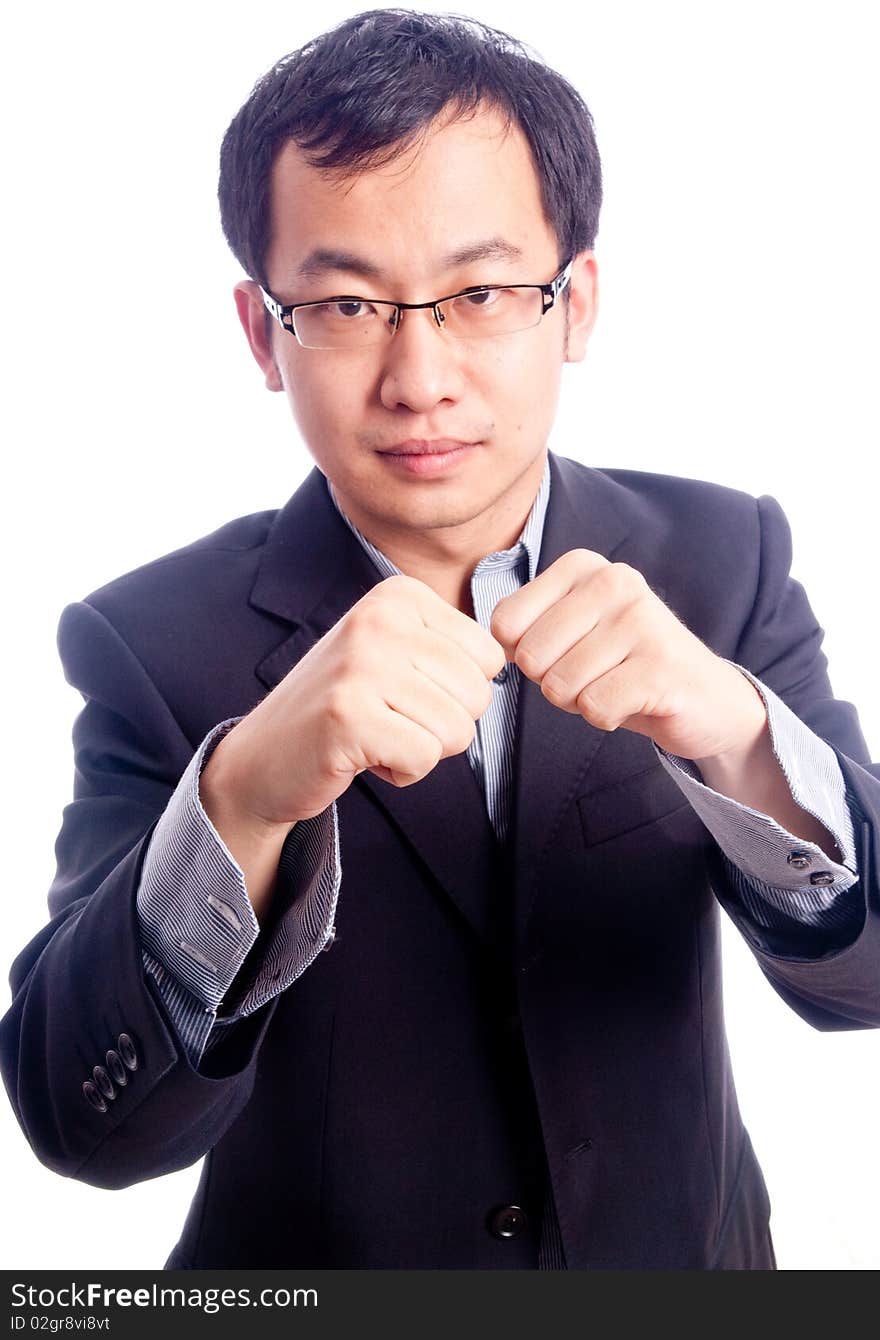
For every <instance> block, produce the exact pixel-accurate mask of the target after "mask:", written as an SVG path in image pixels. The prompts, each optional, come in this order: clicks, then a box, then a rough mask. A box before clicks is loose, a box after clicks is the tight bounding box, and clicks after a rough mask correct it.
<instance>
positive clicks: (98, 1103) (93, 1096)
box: [83, 1079, 107, 1112]
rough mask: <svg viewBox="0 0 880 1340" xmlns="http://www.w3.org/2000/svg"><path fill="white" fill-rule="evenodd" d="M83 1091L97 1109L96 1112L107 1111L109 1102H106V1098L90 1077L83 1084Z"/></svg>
mask: <svg viewBox="0 0 880 1340" xmlns="http://www.w3.org/2000/svg"><path fill="white" fill-rule="evenodd" d="M83 1093H84V1094H85V1096H86V1099H87V1100H88V1102H90V1103H91V1105H92V1107H93V1108H94V1109H95V1111H96V1112H106V1111H107V1104H106V1103H105V1102H104V1099H103V1098H102V1097H101V1095H100V1094H99V1093H98V1090H97V1089H96V1088H95V1086H94V1084H93V1083H92V1081H91V1080H90V1079H87V1080H86V1082H85V1084H84V1085H83Z"/></svg>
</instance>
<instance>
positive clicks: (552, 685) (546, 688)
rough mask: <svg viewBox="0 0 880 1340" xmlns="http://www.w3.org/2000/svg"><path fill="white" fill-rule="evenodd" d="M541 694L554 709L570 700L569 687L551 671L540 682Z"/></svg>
mask: <svg viewBox="0 0 880 1340" xmlns="http://www.w3.org/2000/svg"><path fill="white" fill-rule="evenodd" d="M541 692H542V693H543V695H544V697H545V698H546V699H547V701H548V702H550V703H553V705H554V707H560V706H561V705H562V704H563V703H567V702H568V701H569V699H570V698H571V688H570V686H569V685H568V684H567V683H566V681H565V680H564V679H563V677H562V676H561V675H557V674H554V673H553V671H552V670H551V671H550V672H549V674H546V675H545V676H544V678H543V679H542V680H541Z"/></svg>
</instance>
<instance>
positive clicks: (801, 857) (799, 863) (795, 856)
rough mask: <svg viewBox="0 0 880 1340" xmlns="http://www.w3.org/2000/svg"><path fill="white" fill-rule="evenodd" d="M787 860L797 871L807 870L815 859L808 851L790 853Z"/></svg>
mask: <svg viewBox="0 0 880 1340" xmlns="http://www.w3.org/2000/svg"><path fill="white" fill-rule="evenodd" d="M785 859H786V861H787V862H788V864H789V865H792V866H794V868H795V870H806V868H807V866H808V865H809V864H810V862H811V861H812V859H813V858H812V856H811V855H810V853H809V852H808V851H790V852H789V853H788V855H787V856H786V858H785Z"/></svg>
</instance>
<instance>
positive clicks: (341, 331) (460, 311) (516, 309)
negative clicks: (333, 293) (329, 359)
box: [260, 261, 573, 349]
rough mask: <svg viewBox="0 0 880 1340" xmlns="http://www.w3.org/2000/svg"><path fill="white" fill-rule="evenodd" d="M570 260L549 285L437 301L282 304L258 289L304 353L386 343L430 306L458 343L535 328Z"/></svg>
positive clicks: (495, 287)
mask: <svg viewBox="0 0 880 1340" xmlns="http://www.w3.org/2000/svg"><path fill="white" fill-rule="evenodd" d="M572 264H573V262H572V261H569V262H568V263H567V264H566V265H565V266H563V268H562V269H561V270H560V271H559V273H558V274H557V275H556V277H555V278H554V279H551V280H550V283H549V284H506V285H501V284H490V285H479V286H475V287H473V288H465V289H462V290H461V292H460V293H452V294H450V295H449V297H447V298H436V299H435V300H434V301H433V302H376V301H374V300H373V299H372V298H357V297H350V296H348V295H345V296H342V295H340V296H338V297H333V298H325V299H324V300H323V301H322V302H295V303H290V304H289V305H288V306H282V304H281V303H280V302H278V300H277V298H273V297H272V294H271V293H267V292H266V290H265V289H264V288H261V289H260V292H261V293H262V295H263V302H264V304H265V306H266V309H267V311H269V312H270V313H271V314H272V316H274V317H275V320H276V321H277V322H278V324H279V325H280V326H281V327H282V328H283V329H284V330H289V331H290V332H291V334H292V335H295V336H296V338H297V340H298V341H299V343H300V344H301V345H302V346H303V348H304V349H360V348H362V347H364V346H365V345H372V344H388V343H389V341H390V340H392V339H393V338H394V335H395V333H396V332H397V330H398V329H399V328H400V322H401V318H402V315H403V313H404V312H416V311H420V310H421V309H423V308H430V309H431V311H432V312H433V313H434V320H435V321H436V323H437V325H438V326H439V327H440V329H441V330H444V331H446V333H447V334H448V335H452V336H454V337H455V338H456V339H458V340H482V339H491V338H492V336H494V335H513V334H515V332H516V331H519V330H529V329H530V328H531V327H532V326H537V325H538V323H539V322H540V320H541V318H542V317H544V316H546V315H547V313H548V312H549V311H550V309H551V307H552V306H553V305H554V303H555V302H556V300H557V298H558V297H559V295H560V293H562V292H563V290H564V289H565V288H566V286H567V285H568V283H569V281H570V279H571V267H572Z"/></svg>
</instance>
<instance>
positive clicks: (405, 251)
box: [236, 110, 595, 543]
mask: <svg viewBox="0 0 880 1340" xmlns="http://www.w3.org/2000/svg"><path fill="white" fill-rule="evenodd" d="M567 259H568V257H565V256H560V255H559V249H558V244H557V241H556V238H555V236H554V234H553V232H552V230H551V228H550V226H549V224H548V223H547V220H546V218H545V217H544V211H543V207H542V202H541V196H540V186H539V182H538V176H537V173H536V171H535V167H534V164H533V161H532V157H531V153H530V150H529V148H528V145H527V142H526V140H525V138H524V136H523V135H522V132H521V131H520V130H519V129H518V128H517V127H511V129H510V130H509V131H505V128H504V123H503V121H502V120H501V118H500V117H499V116H498V115H497V114H496V113H495V112H494V111H492V110H484V111H481V112H479V113H478V114H477V115H476V116H474V117H472V118H470V119H468V120H459V121H455V120H453V121H450V120H449V118H448V117H443V118H440V119H438V121H437V122H435V123H434V125H432V126H431V127H429V129H428V132H427V134H426V135H425V137H424V140H423V141H422V142H421V143H419V144H418V146H417V147H416V148H414V149H411V150H409V151H405V152H403V153H402V154H401V155H399V156H398V157H396V158H395V159H394V160H393V161H392V162H391V163H389V164H387V165H386V166H384V167H381V168H378V169H374V170H368V171H365V172H362V173H360V174H358V175H355V176H348V177H345V178H344V179H343V178H340V176H339V175H338V174H336V175H331V174H328V173H326V172H322V171H319V170H318V169H316V168H314V167H312V166H310V165H309V164H308V163H307V162H306V161H305V159H304V157H303V155H302V153H301V152H300V150H299V149H298V148H297V147H296V145H294V144H293V143H290V144H288V145H287V146H285V148H284V149H283V150H282V152H281V153H280V155H279V157H278V159H277V161H276V164H275V167H274V171H273V178H272V240H271V245H270V250H269V255H268V258H267V269H268V277H269V284H270V288H271V291H272V293H273V295H274V296H275V297H276V298H277V299H278V300H279V301H280V302H281V303H293V302H311V301H318V300H324V299H327V298H330V297H333V296H339V295H352V294H356V295H358V296H362V297H365V298H373V299H376V300H379V299H386V300H390V301H400V302H425V301H427V300H429V299H434V298H438V297H444V296H446V295H448V294H453V293H456V292H457V291H458V290H460V289H463V288H466V287H469V286H471V285H480V284H486V285H491V284H524V283H525V284H528V283H547V282H548V281H549V280H550V279H552V278H553V277H554V276H555V275H556V273H557V271H558V269H559V268H560V264H561V262H564V261H566V260H567ZM571 292H572V296H571V307H570V310H569V312H568V314H567V313H566V311H565V310H564V305H563V303H562V301H561V300H559V301H558V302H557V304H556V306H555V307H554V308H553V310H552V311H551V312H549V313H548V315H547V316H545V317H544V318H543V319H542V320H541V322H540V323H539V324H538V325H537V326H535V327H533V328H531V329H528V330H525V331H519V332H516V333H514V334H507V335H501V336H493V337H491V338H488V339H457V338H454V337H453V336H450V335H449V334H447V333H446V332H445V331H444V330H442V329H440V328H439V327H438V326H437V325H436V323H435V321H434V317H433V314H432V312H431V311H430V309H428V310H424V311H410V312H404V313H403V316H402V321H401V325H400V328H399V329H398V331H397V333H396V334H395V335H394V337H393V339H392V340H391V341H390V342H388V343H387V344H383V345H371V346H367V347H364V348H359V349H344V350H343V349H331V350H317V349H304V348H302V347H301V346H300V345H299V344H298V343H297V341H296V339H295V338H294V336H293V335H292V334H290V333H289V332H287V331H283V330H281V329H280V327H278V326H277V323H275V322H273V323H272V327H271V330H272V336H271V343H270V344H267V342H266V337H265V326H264V320H263V309H262V305H261V301H260V295H259V290H258V289H257V287H256V285H254V284H252V283H250V282H247V283H242V284H240V285H239V286H238V289H237V295H236V296H237V301H238V306H239V314H240V316H241V319H242V323H243V324H244V326H245V329H246V331H247V333H248V337H249V339H250V342H251V347H252V349H253V352H254V355H255V357H256V358H257V360H258V362H259V363H260V365H261V367H262V368H263V370H264V372H265V374H266V384H267V386H269V387H270V389H272V390H281V389H283V390H284V391H286V393H287V397H288V400H289V402H290V405H291V408H292V410H293V414H294V417H295V419H296V421H297V424H298V425H299V428H300V431H301V432H302V435H303V438H304V440H305V442H306V445H307V446H308V448H309V450H310V452H311V454H312V455H313V457H314V459H315V461H316V462H317V464H318V466H319V468H320V469H321V470H322V471H323V473H324V474H325V475H326V476H327V477H328V478H329V479H330V480H331V481H332V482H333V484H334V486H335V488H336V490H337V492H338V495H339V498H340V501H341V503H342V505H343V507H344V508H345V510H346V511H347V512H348V514H349V516H351V518H352V519H353V520H354V521H355V522H356V523H357V524H358V525H360V526H361V529H363V530H365V532H366V533H367V534H368V535H370V536H371V537H372V538H377V537H381V536H386V537H390V536H391V535H393V534H394V533H397V536H398V538H404V537H403V532H404V531H405V532H409V534H410V536H412V533H413V532H422V533H423V532H425V531H429V530H436V529H438V528H440V529H442V528H455V527H465V528H468V529H469V530H472V529H473V527H474V526H476V527H478V528H479V529H480V530H482V529H483V527H488V531H487V538H490V539H492V540H493V543H498V542H499V539H498V536H499V535H500V534H502V533H504V531H505V527H506V526H513V527H514V530H515V528H516V527H517V526H519V525H521V524H522V521H523V520H524V516H525V514H526V512H527V511H528V508H529V506H530V504H531V501H532V499H533V498H534V495H535V492H536V490H537V487H538V483H539V481H540V476H541V472H542V470H543V464H544V454H545V448H546V444H547V438H548V434H549V431H550V427H551V424H552V421H553V417H554V414H555V409H556V404H557V399H558V394H559V385H560V378H561V370H562V364H563V362H564V361H566V360H568V361H576V360H577V359H580V358H582V357H583V354H584V349H585V345H586V339H587V336H588V334H589V330H590V328H591V325H592V321H593V317H594V313H595V262H594V261H593V259H592V255H591V253H584V254H583V255H582V256H581V257H578V258H577V260H576V263H575V267H574V273H573V278H572V291H571ZM566 315H568V318H569V319H568V322H566ZM567 325H568V332H567V333H566V326H567ZM425 443H430V444H432V453H433V454H431V455H430V456H429V457H425V456H421V457H420V458H418V459H416V458H414V456H413V455H412V454H411V453H412V452H413V451H414V450H415V449H416V447H417V446H419V445H421V444H425ZM441 446H442V447H443V448H444V450H442V451H439V452H438V451H437V448H438V447H441ZM489 531H490V532H491V534H489ZM437 538H438V539H439V538H440V537H439V536H438V537H437ZM513 538H515V533H514V534H513V535H511V536H510V537H509V539H510V541H511V542H512V540H513ZM505 542H506V541H505Z"/></svg>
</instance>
